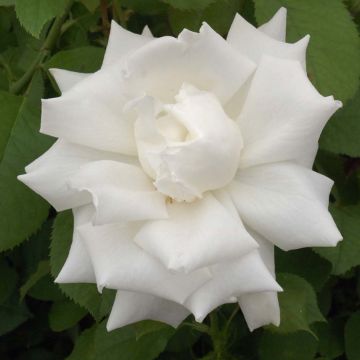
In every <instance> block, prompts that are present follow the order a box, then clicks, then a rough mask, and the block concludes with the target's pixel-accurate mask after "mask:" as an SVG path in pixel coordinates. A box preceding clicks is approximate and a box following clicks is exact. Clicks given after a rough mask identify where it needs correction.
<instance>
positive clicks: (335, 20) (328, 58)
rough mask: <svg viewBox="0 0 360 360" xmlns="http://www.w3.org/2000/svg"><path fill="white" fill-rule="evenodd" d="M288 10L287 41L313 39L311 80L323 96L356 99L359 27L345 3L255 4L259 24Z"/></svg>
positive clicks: (266, 0)
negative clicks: (278, 12)
mask: <svg viewBox="0 0 360 360" xmlns="http://www.w3.org/2000/svg"><path fill="white" fill-rule="evenodd" d="M281 6H284V7H286V8H287V9H288V26H287V29H288V33H287V40H288V41H290V42H294V41H297V40H299V39H300V38H301V37H303V36H304V35H306V34H310V35H311V40H310V45H309V49H308V57H307V60H308V73H309V77H310V79H311V80H312V82H313V83H314V85H315V86H316V87H317V89H318V90H319V91H320V92H321V93H322V94H323V95H334V96H335V97H336V98H338V99H340V100H343V101H344V100H348V99H350V98H352V97H353V96H354V94H355V92H356V91H357V89H358V85H359V75H360V61H359V58H360V42H359V35H358V32H357V30H356V26H355V24H354V23H353V21H352V18H351V15H350V13H349V12H348V11H347V9H346V7H345V5H344V4H343V2H342V1H341V0H317V1H313V0H302V1H298V0H255V14H256V18H257V20H258V22H259V24H262V23H264V22H266V21H267V20H269V19H270V18H271V17H272V16H273V15H274V14H275V12H276V11H277V10H278V9H279V8H280V7H281Z"/></svg>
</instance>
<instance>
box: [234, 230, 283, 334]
mask: <svg viewBox="0 0 360 360" xmlns="http://www.w3.org/2000/svg"><path fill="white" fill-rule="evenodd" d="M249 233H250V234H251V236H252V237H253V238H254V239H255V240H256V241H257V243H258V244H259V246H260V247H259V253H260V256H261V258H262V260H263V261H264V264H265V265H266V267H267V268H268V270H269V271H270V272H271V274H272V275H273V276H274V277H275V264H274V245H273V244H272V243H270V242H269V241H267V240H266V239H264V238H263V237H262V236H261V235H259V234H257V233H255V232H254V231H251V230H249ZM238 300H239V305H240V307H241V310H242V312H243V314H244V317H245V320H246V322H247V324H248V326H249V329H250V331H253V330H254V329H256V328H258V327H261V326H264V325H268V324H274V325H276V326H279V324H280V307H279V301H278V297H277V292H275V291H266V292H258V293H249V294H244V295H242V296H240V297H239V299H238Z"/></svg>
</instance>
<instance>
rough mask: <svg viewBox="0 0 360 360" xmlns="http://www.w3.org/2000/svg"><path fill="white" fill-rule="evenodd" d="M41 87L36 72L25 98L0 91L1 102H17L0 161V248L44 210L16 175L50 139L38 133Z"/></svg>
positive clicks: (27, 231)
mask: <svg viewBox="0 0 360 360" xmlns="http://www.w3.org/2000/svg"><path fill="white" fill-rule="evenodd" d="M41 89H42V80H41V78H40V77H38V76H36V77H35V78H34V80H33V82H32V84H31V86H30V89H29V95H28V96H27V97H25V98H18V100H14V97H13V95H9V94H8V93H5V92H0V99H1V100H0V101H2V102H3V104H4V105H3V106H5V103H6V102H9V103H12V104H13V105H14V104H16V106H17V111H13V110H12V111H11V116H13V117H14V119H12V120H11V122H12V124H13V125H12V129H11V134H10V137H9V138H8V139H7V143H6V145H5V146H3V149H4V151H3V158H2V161H1V163H0V192H1V194H2V195H1V208H0V229H1V232H0V251H4V250H7V249H11V248H13V247H14V246H16V245H17V244H20V243H21V242H22V241H24V240H25V239H26V238H27V237H29V236H30V235H31V234H32V233H34V232H35V231H36V230H37V229H38V228H39V227H40V225H41V224H42V223H43V221H44V220H45V219H46V217H47V214H48V209H49V205H48V204H47V203H46V202H45V201H44V200H42V199H41V198H40V197H39V196H38V195H36V194H35V193H34V192H33V191H32V190H30V189H28V188H27V187H26V186H25V185H23V184H22V183H21V182H20V181H18V180H17V179H16V177H17V175H20V174H22V173H23V172H24V168H25V166H26V165H28V164H29V163H30V162H32V161H33V160H34V159H35V158H37V157H38V156H40V155H41V154H42V153H43V152H44V151H45V150H46V149H47V148H48V147H49V146H50V144H51V142H52V140H51V139H50V138H48V137H46V136H44V135H41V134H39V122H40V97H41ZM0 108H1V109H2V110H3V108H2V107H0ZM2 118H3V117H2ZM20 224H21V225H20ZM19 225H20V226H19Z"/></svg>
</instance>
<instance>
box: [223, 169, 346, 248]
mask: <svg viewBox="0 0 360 360" xmlns="http://www.w3.org/2000/svg"><path fill="white" fill-rule="evenodd" d="M332 184H333V182H332V181H331V180H330V179H328V178H326V177H325V176H322V175H320V174H317V173H315V172H313V171H311V170H308V169H306V168H303V167H301V166H298V165H294V164H290V163H277V164H269V165H262V166H257V167H253V168H248V169H244V170H242V171H240V172H239V173H238V175H237V177H236V179H235V181H234V182H233V184H231V185H230V186H229V190H230V193H231V196H232V198H233V200H234V202H235V204H236V207H237V209H238V211H239V214H240V217H241V218H242V220H243V221H244V223H245V224H246V225H248V226H250V227H251V228H252V229H254V230H255V231H256V232H258V233H259V234H261V235H263V236H264V237H266V238H267V239H268V240H270V241H271V242H273V243H274V244H275V245H277V246H279V247H280V248H281V249H283V250H292V249H297V248H302V247H307V246H335V245H336V244H337V242H338V241H340V240H341V239H342V237H341V234H340V233H339V231H338V229H337V228H336V225H335V223H334V221H333V219H332V217H331V215H330V214H329V212H328V209H327V200H326V199H325V194H326V198H328V195H329V193H330V188H331V186H332Z"/></svg>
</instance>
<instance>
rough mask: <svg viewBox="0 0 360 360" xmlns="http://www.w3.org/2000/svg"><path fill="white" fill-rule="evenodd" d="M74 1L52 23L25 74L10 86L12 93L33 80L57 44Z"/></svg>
mask: <svg viewBox="0 0 360 360" xmlns="http://www.w3.org/2000/svg"><path fill="white" fill-rule="evenodd" d="M73 2H74V0H68V1H67V4H66V6H65V9H64V11H63V13H62V14H61V15H59V16H57V17H56V19H55V21H54V23H53V24H52V26H51V29H50V31H49V33H48V35H47V37H46V39H45V41H44V43H43V45H42V47H41V49H40V51H39V53H38V55H37V57H36V58H35V60H34V61H33V62H32V64H31V65H30V66H29V68H28V69H27V70H26V72H25V73H24V75H23V76H22V77H21V78H20V79H19V80H17V81H16V82H15V83H13V84H12V85H11V86H10V92H11V93H12V94H19V93H20V92H21V90H22V89H23V88H24V87H25V86H26V85H27V84H28V83H29V82H30V81H31V79H32V77H33V75H34V73H35V71H36V70H37V68H38V67H39V66H40V65H41V64H42V62H43V61H44V59H45V58H46V57H47V56H48V55H49V54H50V52H51V50H52V49H53V47H54V45H55V44H56V40H57V39H58V36H59V34H60V31H61V26H62V24H63V23H64V21H65V19H66V18H67V15H68V13H69V11H70V9H71V7H72V4H73Z"/></svg>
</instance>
